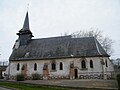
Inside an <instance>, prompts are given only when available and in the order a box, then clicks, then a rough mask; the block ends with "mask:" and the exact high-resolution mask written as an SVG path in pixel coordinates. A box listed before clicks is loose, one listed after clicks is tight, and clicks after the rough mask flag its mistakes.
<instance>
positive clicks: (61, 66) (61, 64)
mask: <svg viewBox="0 0 120 90" xmlns="http://www.w3.org/2000/svg"><path fill="white" fill-rule="evenodd" d="M60 70H63V63H62V62H60Z"/></svg>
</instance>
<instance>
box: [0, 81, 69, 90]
mask: <svg viewBox="0 0 120 90" xmlns="http://www.w3.org/2000/svg"><path fill="white" fill-rule="evenodd" d="M0 86H5V87H9V88H15V89H16V90H69V89H67V88H60V87H50V86H39V85H31V84H23V83H11V82H0Z"/></svg>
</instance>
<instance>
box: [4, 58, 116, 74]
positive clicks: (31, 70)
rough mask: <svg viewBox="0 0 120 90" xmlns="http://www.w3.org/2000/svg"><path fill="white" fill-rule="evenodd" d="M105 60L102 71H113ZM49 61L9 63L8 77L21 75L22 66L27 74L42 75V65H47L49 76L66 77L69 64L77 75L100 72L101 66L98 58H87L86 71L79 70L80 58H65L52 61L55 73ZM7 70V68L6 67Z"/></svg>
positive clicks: (110, 64) (108, 60)
mask: <svg viewBox="0 0 120 90" xmlns="http://www.w3.org/2000/svg"><path fill="white" fill-rule="evenodd" d="M105 59H107V62H108V67H106V65H103V69H104V71H114V68H113V65H112V63H111V62H110V59H109V58H107V57H105V58H103V60H105ZM90 60H93V68H90ZM51 61H52V60H49V59H48V60H29V61H25V60H23V61H12V62H11V63H10V75H13V76H14V75H16V74H18V73H21V67H22V65H23V64H27V74H28V75H31V74H33V73H39V74H43V66H44V63H47V64H48V68H49V74H50V75H60V76H62V75H64V76H65V75H68V74H69V68H70V63H71V62H74V67H75V68H77V69H78V73H83V72H102V71H103V70H102V65H101V63H100V58H99V57H88V58H86V66H87V69H86V70H82V69H81V61H82V59H81V58H67V59H54V61H55V62H56V71H52V70H51ZM60 62H62V63H63V70H59V64H60ZM18 63H19V64H20V70H19V71H17V64H18ZM34 63H36V64H37V70H36V71H34ZM8 68H9V67H8ZM8 68H7V70H6V73H8V71H9V69H8Z"/></svg>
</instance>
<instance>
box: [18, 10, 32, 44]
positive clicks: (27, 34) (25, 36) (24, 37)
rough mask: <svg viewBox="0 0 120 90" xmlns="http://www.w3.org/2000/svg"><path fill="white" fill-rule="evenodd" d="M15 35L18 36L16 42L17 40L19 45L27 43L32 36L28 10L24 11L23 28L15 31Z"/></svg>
mask: <svg viewBox="0 0 120 90" xmlns="http://www.w3.org/2000/svg"><path fill="white" fill-rule="evenodd" d="M17 35H18V36H19V38H18V40H17V41H16V42H19V46H23V45H27V44H28V43H29V42H30V41H31V39H32V37H34V36H33V35H32V32H31V31H30V28H29V16H28V11H27V13H26V17H25V21H24V24H23V28H22V29H21V30H20V31H19V32H18V33H17Z"/></svg>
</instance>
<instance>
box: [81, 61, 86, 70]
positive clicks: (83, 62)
mask: <svg viewBox="0 0 120 90" xmlns="http://www.w3.org/2000/svg"><path fill="white" fill-rule="evenodd" d="M81 67H82V68H86V62H85V60H82V62H81Z"/></svg>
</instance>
